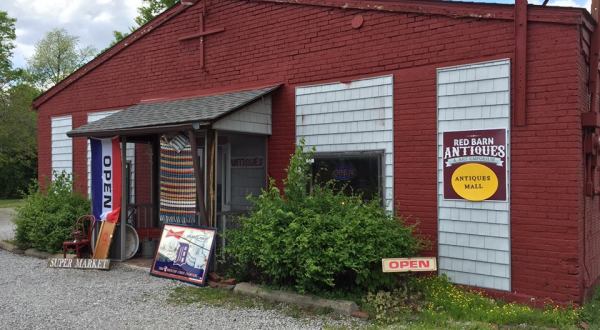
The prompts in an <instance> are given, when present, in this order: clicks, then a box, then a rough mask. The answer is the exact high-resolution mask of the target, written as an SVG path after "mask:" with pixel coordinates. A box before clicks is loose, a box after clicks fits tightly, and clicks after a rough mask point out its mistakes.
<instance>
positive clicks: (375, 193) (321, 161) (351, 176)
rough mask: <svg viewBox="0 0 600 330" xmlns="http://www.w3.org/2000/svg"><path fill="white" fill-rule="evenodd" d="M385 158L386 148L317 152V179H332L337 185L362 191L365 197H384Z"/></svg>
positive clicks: (321, 181)
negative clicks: (383, 162) (334, 152)
mask: <svg viewBox="0 0 600 330" xmlns="http://www.w3.org/2000/svg"><path fill="white" fill-rule="evenodd" d="M382 158H383V152H364V153H351V154H347V153H342V154H316V155H315V161H314V163H313V178H314V181H315V182H317V183H325V182H329V181H332V182H333V183H334V187H335V188H336V189H339V190H342V189H343V190H344V192H345V193H347V194H352V193H354V194H362V195H363V198H364V199H365V200H372V199H374V198H380V199H382V196H383V190H382V186H383V185H382V178H383V170H382V168H383V167H382ZM382 202H383V200H382Z"/></svg>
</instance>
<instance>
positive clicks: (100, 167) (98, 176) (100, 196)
mask: <svg viewBox="0 0 600 330" xmlns="http://www.w3.org/2000/svg"><path fill="white" fill-rule="evenodd" d="M90 146H91V154H92V173H91V176H92V177H91V182H92V187H91V192H92V212H93V214H94V216H95V217H96V219H97V220H99V221H105V220H106V221H108V222H112V223H117V222H118V221H119V216H120V213H121V193H122V187H121V176H122V173H121V147H120V143H119V139H118V138H112V139H90Z"/></svg>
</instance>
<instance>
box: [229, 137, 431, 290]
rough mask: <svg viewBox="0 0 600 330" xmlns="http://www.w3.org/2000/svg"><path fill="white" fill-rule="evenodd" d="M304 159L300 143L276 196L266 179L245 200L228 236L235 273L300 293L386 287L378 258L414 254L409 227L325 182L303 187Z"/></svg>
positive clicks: (389, 278) (306, 178)
mask: <svg viewBox="0 0 600 330" xmlns="http://www.w3.org/2000/svg"><path fill="white" fill-rule="evenodd" d="M312 154H313V152H312V151H311V152H304V146H303V143H301V144H300V146H298V148H297V149H296V152H295V154H294V155H293V156H292V158H291V160H290V165H289V167H288V169H287V178H286V179H285V180H284V196H282V195H281V193H280V190H279V189H278V188H277V187H276V186H275V184H274V182H273V181H272V180H271V182H270V184H269V187H268V189H266V190H264V191H263V192H262V193H261V195H260V196H258V197H256V198H251V200H252V201H253V204H254V207H253V210H252V212H251V213H250V215H249V216H247V217H245V218H242V219H241V226H240V228H238V229H236V230H233V231H232V232H231V233H229V234H228V238H229V241H228V245H227V255H228V256H229V258H230V261H231V266H233V267H232V269H234V271H235V275H236V276H237V277H238V278H242V279H254V280H258V281H262V282H265V283H269V284H274V285H283V286H293V287H295V288H296V289H297V290H298V291H300V292H304V291H310V292H319V291H330V290H331V289H359V290H375V289H379V288H389V287H392V286H393V285H394V284H395V279H396V277H394V276H393V275H390V274H383V273H382V272H381V259H382V258H384V257H408V256H414V255H415V254H416V253H417V252H418V251H419V249H420V248H421V242H420V241H419V240H418V239H417V238H415V237H414V236H413V230H412V227H408V226H406V225H404V224H403V222H402V220H401V219H399V218H397V217H394V216H393V215H390V214H388V212H386V211H385V210H384V209H383V208H382V207H381V204H380V202H379V201H378V200H373V201H368V202H365V201H363V199H362V198H361V196H347V195H344V194H343V193H341V192H336V191H335V190H334V189H333V187H332V184H326V185H324V186H315V187H313V188H312V189H311V190H309V189H307V187H309V185H310V181H311V171H310V167H311V161H312Z"/></svg>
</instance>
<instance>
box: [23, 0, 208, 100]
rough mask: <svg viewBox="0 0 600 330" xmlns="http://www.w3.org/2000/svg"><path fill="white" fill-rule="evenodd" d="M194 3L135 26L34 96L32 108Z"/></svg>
mask: <svg viewBox="0 0 600 330" xmlns="http://www.w3.org/2000/svg"><path fill="white" fill-rule="evenodd" d="M188 1H189V0H188ZM195 4H196V2H194V3H193V4H191V5H188V4H182V3H181V2H179V3H178V4H176V5H174V6H173V7H171V8H169V9H167V10H165V11H164V12H162V13H160V14H159V15H158V16H156V17H155V18H153V19H152V20H150V21H149V22H147V23H146V24H144V25H142V26H140V27H139V28H137V29H136V30H135V31H133V32H132V33H131V34H129V35H128V36H127V37H125V38H124V39H123V40H121V41H119V42H117V43H116V44H114V45H113V46H111V47H109V48H108V49H106V50H105V51H104V52H102V53H100V54H99V55H98V56H96V57H95V58H94V59H92V60H91V61H89V62H88V63H86V64H84V65H83V66H81V67H80V68H79V69H77V70H75V71H74V72H73V73H71V74H70V75H68V76H67V77H66V78H65V79H63V80H61V81H60V82H59V83H58V84H56V85H54V86H52V87H50V89H48V90H47V91H45V92H44V93H42V94H41V95H40V96H38V97H36V98H35V99H34V100H33V102H32V106H33V109H34V110H38V108H39V107H40V106H41V105H42V104H44V103H45V102H46V101H48V100H49V99H51V98H52V97H54V96H55V95H56V94H58V93H60V92H61V91H62V90H63V89H65V88H67V87H68V86H70V85H71V84H72V83H74V82H76V81H77V80H79V79H80V78H82V77H83V76H85V75H87V74H88V73H89V72H91V71H93V70H94V69H96V68H97V67H99V66H100V65H102V64H103V63H104V62H106V61H108V60H109V59H111V58H112V57H113V56H115V55H117V54H119V53H120V52H121V51H123V50H124V49H125V48H127V47H129V46H130V45H132V44H134V43H135V42H136V41H138V40H140V39H142V38H143V37H144V36H146V35H147V34H148V33H150V32H151V31H154V30H155V29H156V28H158V27H159V26H161V25H163V24H164V23H166V22H167V21H169V20H170V19H171V18H173V17H175V16H177V15H179V14H181V13H182V12H184V11H185V10H187V9H188V8H191V7H193V6H194V5H195Z"/></svg>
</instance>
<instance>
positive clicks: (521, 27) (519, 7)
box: [513, 0, 527, 126]
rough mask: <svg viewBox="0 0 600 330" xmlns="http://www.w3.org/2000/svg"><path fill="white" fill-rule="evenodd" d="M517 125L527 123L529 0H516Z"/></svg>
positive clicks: (515, 108) (515, 111) (515, 109)
mask: <svg viewBox="0 0 600 330" xmlns="http://www.w3.org/2000/svg"><path fill="white" fill-rule="evenodd" d="M514 83H515V94H514V95H515V106H514V121H513V122H514V124H515V126H525V125H527V0H516V1H515V80H514Z"/></svg>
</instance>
